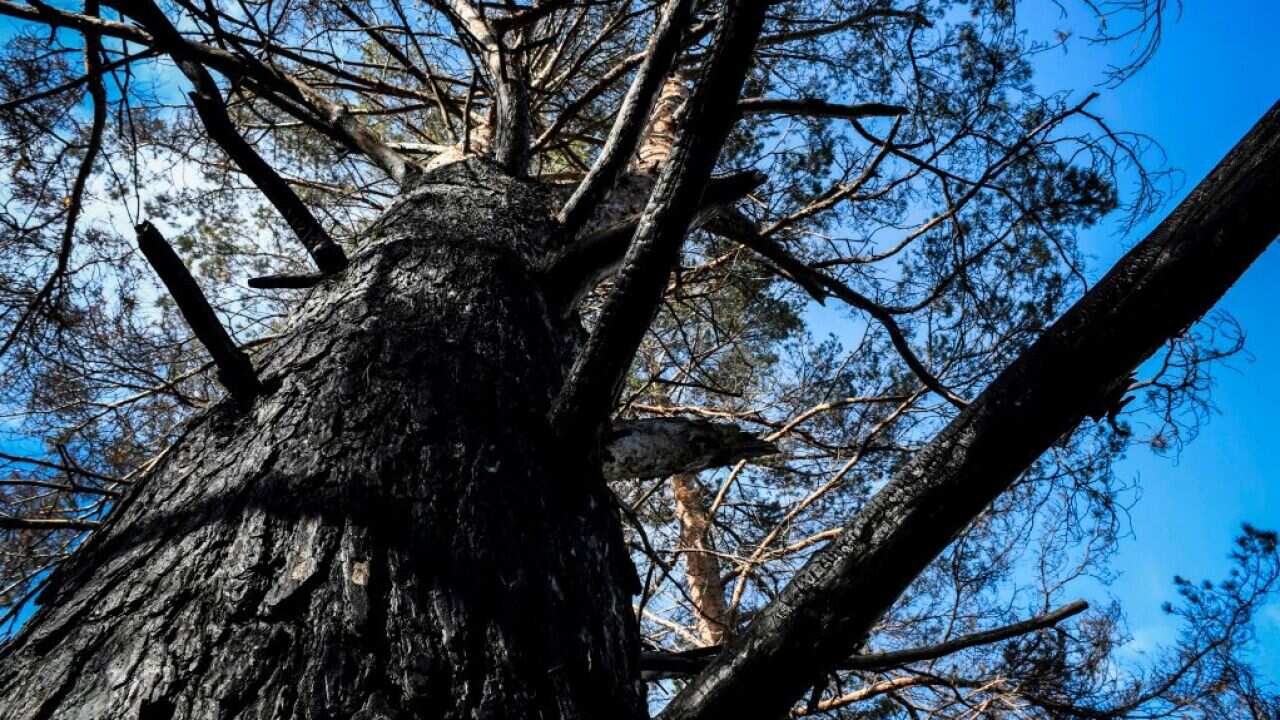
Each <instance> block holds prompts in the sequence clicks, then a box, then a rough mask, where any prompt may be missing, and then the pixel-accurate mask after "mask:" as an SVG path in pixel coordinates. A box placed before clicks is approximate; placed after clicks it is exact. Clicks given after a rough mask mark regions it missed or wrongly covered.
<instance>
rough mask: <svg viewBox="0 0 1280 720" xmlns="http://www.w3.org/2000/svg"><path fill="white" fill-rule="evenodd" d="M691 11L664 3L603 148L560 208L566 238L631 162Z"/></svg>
mask: <svg viewBox="0 0 1280 720" xmlns="http://www.w3.org/2000/svg"><path fill="white" fill-rule="evenodd" d="M692 7H693V0H667V3H666V6H665V7H664V8H663V11H662V18H661V19H660V20H659V21H658V27H657V28H655V29H654V32H653V36H652V37H651V38H650V40H649V47H648V48H647V49H646V50H645V59H644V62H642V63H641V64H640V69H639V70H638V71H636V76H635V79H634V80H632V81H631V87H630V88H628V89H627V94H626V96H625V97H623V99H622V104H621V105H620V106H619V108H618V114H617V118H616V119H615V120H614V122H613V127H612V128H611V129H610V130H609V137H608V139H607V140H605V143H604V147H603V148H601V150H600V154H599V155H598V156H597V157H596V161H595V163H593V164H592V166H591V169H590V170H589V171H588V172H587V176H586V177H585V178H583V179H582V182H581V183H579V184H578V187H577V189H575V190H574V192H573V194H572V195H570V196H569V199H568V200H567V201H565V204H564V207H563V208H561V209H560V216H559V220H560V222H561V223H562V224H563V225H564V232H565V235H566V236H567V237H574V236H575V235H576V234H577V232H578V230H579V229H580V228H581V227H582V225H583V223H585V222H586V221H587V219H588V218H589V217H591V213H592V212H593V211H595V209H596V207H597V205H598V204H599V203H600V201H601V200H603V199H604V196H605V195H606V194H607V193H608V192H609V190H610V189H612V188H613V184H614V182H615V181H616V180H617V179H618V175H619V174H620V173H621V172H622V171H623V169H624V168H626V166H627V163H628V162H629V161H630V160H631V156H632V154H633V153H634V152H635V150H636V146H637V144H638V143H639V141H640V136H641V134H642V133H643V132H644V128H645V123H646V122H647V120H648V118H649V111H650V110H651V109H652V108H653V102H654V99H655V98H656V97H657V96H658V91H659V90H660V89H661V88H662V82H663V79H664V78H666V76H667V72H668V71H669V70H670V68H671V63H672V61H673V60H674V59H675V57H676V54H677V53H678V52H680V46H681V43H680V36H681V34H682V32H683V31H684V26H685V25H686V24H687V23H688V20H689V14H690V12H691V9H692Z"/></svg>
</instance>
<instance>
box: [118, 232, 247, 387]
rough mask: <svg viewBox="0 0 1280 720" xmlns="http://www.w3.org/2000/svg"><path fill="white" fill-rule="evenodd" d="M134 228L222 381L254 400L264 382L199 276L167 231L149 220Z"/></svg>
mask: <svg viewBox="0 0 1280 720" xmlns="http://www.w3.org/2000/svg"><path fill="white" fill-rule="evenodd" d="M134 230H135V231H136V232H137V234H138V249H139V250H141V251H142V254H143V256H145V257H146V258H147V262H148V263H150V264H151V267H152V269H154V270H155V272H156V275H158V276H159V277H160V281H161V282H163V283H164V286H165V288H166V289H168V291H169V295H170V297H172V298H173V302H174V304H175V305H177V306H178V310H179V311H180V312H181V313H182V317H183V318H184V319H185V320H186V321H187V325H188V326H190V328H191V331H192V332H193V333H194V334H195V336H196V339H198V340H199V341H200V343H201V344H202V345H204V346H205V348H206V349H207V350H208V351H209V355H210V356H211V357H212V358H213V362H214V365H215V366H217V368H218V373H217V374H218V381H219V382H221V383H222V385H223V386H224V387H226V388H227V391H228V392H229V393H231V396H232V397H233V398H235V400H236V401H237V402H239V403H240V404H242V405H247V404H249V403H250V402H252V401H253V398H254V397H256V396H257V395H258V394H259V393H260V392H262V383H260V382H259V381H258V376H257V373H256V372H255V371H254V369H253V364H252V363H251V362H250V361H249V356H248V355H245V354H244V352H243V351H242V350H240V348H238V347H236V344H235V342H234V341H233V340H232V339H231V336H230V335H228V334H227V330H226V328H224V327H223V326H222V322H221V321H219V320H218V316H217V315H216V314H215V313H214V312H213V308H212V307H211V306H210V305H209V301H208V299H207V298H205V296H204V293H203V292H202V291H201V290H200V286H199V285H197V284H196V281H195V278H193V277H192V276H191V272H190V271H189V270H187V266H186V265H184V264H183V262H182V259H181V258H179V257H178V254H177V253H176V252H174V250H173V247H172V246H171V245H170V244H169V241H168V240H165V238H164V235H162V234H160V231H159V230H157V229H156V227H155V226H154V225H152V224H151V223H150V222H147V221H145V220H144V221H143V222H142V223H140V224H138V225H137V226H136V227H135V228H134Z"/></svg>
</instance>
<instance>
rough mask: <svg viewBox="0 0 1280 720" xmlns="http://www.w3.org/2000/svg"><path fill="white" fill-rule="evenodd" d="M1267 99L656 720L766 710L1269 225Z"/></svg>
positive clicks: (1278, 123)
mask: <svg viewBox="0 0 1280 720" xmlns="http://www.w3.org/2000/svg"><path fill="white" fill-rule="evenodd" d="M1278 196H1280V103H1277V104H1276V105H1274V106H1272V108H1271V109H1270V110H1269V111H1268V112H1267V113H1266V115H1264V116H1263V118H1262V119H1261V120H1260V121H1259V122H1258V123H1257V124H1256V125H1255V126H1254V127H1253V129H1252V130H1250V131H1249V133H1248V134H1247V135H1246V136H1245V137H1244V139H1243V140H1241V141H1240V142H1239V143H1238V144H1237V145H1236V146H1235V147H1234V148H1233V149H1232V150H1231V152H1230V153H1228V155H1227V156H1226V157H1225V158H1224V159H1223V160H1222V162H1220V163H1219V164H1218V166H1217V167H1215V168H1214V170H1213V171H1212V172H1211V173H1210V174H1209V176H1208V177H1207V178H1205V179H1204V180H1203V181H1201V182H1200V184H1199V185H1197V186H1196V188H1195V189H1194V190H1193V191H1192V192H1191V194H1190V195H1189V196H1188V197H1187V198H1186V199H1185V200H1183V202H1182V203H1181V204H1180V205H1179V206H1178V207H1177V209H1175V210H1174V211H1173V213H1171V214H1170V215H1169V217H1167V218H1166V219H1165V220H1164V222H1162V223H1161V224H1160V225H1159V227H1157V228H1156V229H1155V231H1153V232H1152V233H1151V234H1150V235H1148V236H1147V238H1146V239H1145V240H1143V241H1142V242H1141V243H1139V244H1138V245H1137V246H1136V247H1134V248H1133V249H1132V250H1130V251H1129V252H1128V253H1127V254H1125V256H1124V257H1123V258H1122V259H1121V260H1120V261H1119V262H1118V263H1116V265H1115V266H1114V267H1113V268H1112V269H1111V271H1110V272H1108V273H1107V275H1106V276H1105V277H1104V278H1103V279H1102V280H1101V282H1099V283H1098V284H1097V285H1096V286H1094V288H1093V289H1092V290H1090V291H1089V292H1088V293H1086V294H1085V296H1084V297H1083V298H1081V299H1080V300H1079V301H1078V302H1077V303H1076V304H1075V305H1073V306H1072V307H1071V309H1069V310H1068V311H1067V312H1066V313H1065V314H1064V315H1063V316H1062V317H1061V318H1059V320H1058V321H1057V322H1055V323H1054V324H1053V325H1052V326H1051V327H1050V328H1049V329H1048V330H1047V331H1045V333H1044V335H1043V336H1041V337H1040V339H1038V340H1037V341H1036V342H1035V343H1033V344H1032V345H1031V347H1029V348H1028V349H1027V350H1026V351H1025V352H1023V353H1022V354H1021V355H1020V356H1019V357H1018V358H1017V359H1016V360H1015V361H1014V362H1013V363H1012V364H1011V365H1010V366H1009V367H1008V368H1006V369H1005V370H1004V371H1003V372H1002V373H1000V375H999V376H998V377H997V378H996V380H995V381H993V382H992V383H991V385H990V386H988V387H987V389H986V390H985V391H983V393H982V394H981V395H980V396H979V397H978V398H977V399H976V400H974V401H973V402H972V403H971V404H970V405H969V406H968V407H967V408H965V409H964V410H963V411H961V412H960V414H959V416H958V417H956V419H955V420H953V421H952V422H951V424H949V425H948V426H947V427H946V428H945V429H944V430H943V431H942V432H941V433H940V434H939V435H938V436H937V437H936V438H935V439H934V440H932V441H931V442H930V443H929V444H928V445H926V446H925V447H924V448H922V449H921V450H920V451H919V452H918V453H917V454H916V456H915V457H913V458H912V460H911V461H910V462H909V463H908V464H907V465H906V466H905V467H904V468H903V469H902V470H901V471H899V472H898V473H897V475H895V476H894V478H893V480H892V481H891V482H890V483H889V485H887V486H886V487H885V488H884V489H883V490H881V491H880V492H879V493H877V494H876V496H875V497H874V498H872V500H871V502H870V503H869V504H868V505H867V506H866V507H865V508H864V509H863V510H862V511H861V512H859V513H858V514H857V515H856V516H854V517H853V518H851V519H850V521H849V522H848V523H847V524H846V525H845V528H844V529H843V531H842V532H841V533H840V535H839V536H838V537H837V538H836V539H835V540H833V541H832V542H831V544H830V545H828V546H827V547H826V548H825V549H824V550H823V551H821V552H819V553H818V554H817V555H815V556H814V557H813V558H812V559H811V560H810V561H809V562H808V563H807V564H806V565H805V567H804V568H803V569H801V571H800V572H799V573H797V575H796V576H795V578H794V579H793V580H792V582H791V583H790V585H788V586H787V588H786V590H784V591H783V593H782V594H781V595H780V596H779V597H778V598H777V599H776V600H774V601H773V602H772V603H771V604H770V605H769V606H768V607H766V608H765V609H764V610H763V611H762V612H761V613H760V614H759V615H758V616H757V618H756V619H755V620H754V621H753V623H752V624H751V626H750V627H749V628H748V630H747V631H746V632H745V633H744V634H743V636H742V637H741V638H740V639H739V640H738V641H737V642H735V643H733V644H732V645H730V646H729V647H728V648H727V649H726V650H725V652H724V653H723V654H721V655H720V656H719V657H718V658H717V659H716V660H715V661H714V662H713V663H712V664H711V665H710V666H709V667H708V668H707V669H706V670H704V671H703V672H702V673H701V674H699V675H698V676H697V677H696V678H695V679H694V680H693V681H692V682H690V683H689V684H688V685H687V686H685V688H684V689H683V690H682V691H681V692H680V694H679V695H677V696H676V698H675V699H673V700H672V702H671V704H670V705H668V706H667V709H666V710H665V711H664V713H663V718H664V720H695V719H697V720H704V719H706V720H710V719H711V718H723V717H739V716H741V717H748V716H750V717H778V716H780V715H782V714H783V713H785V712H787V710H788V708H789V707H790V706H791V704H792V703H793V702H795V701H796V699H797V698H798V697H799V696H800V695H801V693H803V692H804V691H805V689H806V688H807V687H808V686H809V685H811V684H812V679H813V677H814V676H815V674H816V673H818V672H820V671H821V669H822V668H827V667H833V666H835V665H836V664H837V663H838V662H839V661H840V660H841V658H843V657H844V656H846V655H847V654H848V652H849V651H850V649H851V648H853V647H855V646H856V645H857V644H858V643H859V642H860V641H861V639H862V638H863V637H865V636H866V634H867V633H868V632H869V631H870V630H871V628H872V626H873V625H874V624H875V622H876V620H877V619H878V618H879V617H880V616H881V615H882V614H883V613H884V612H886V611H887V610H888V609H889V608H890V607H891V606H892V605H893V603H894V602H895V601H896V600H897V598H898V597H899V595H901V593H902V592H903V591H904V590H905V589H906V587H907V586H908V585H909V584H910V583H911V581H912V580H913V579H914V578H915V577H917V576H918V575H919V573H920V572H922V571H923V570H924V569H925V567H926V566H927V565H928V564H929V563H930V562H932V561H933V560H934V558H936V557H937V556H938V554H939V553H941V552H942V551H943V550H944V549H945V548H946V547H947V546H948V545H949V544H950V543H951V541H952V540H953V539H954V538H955V537H956V535H957V534H958V533H959V532H960V531H961V530H963V529H964V527H965V526H966V525H968V524H969V523H970V522H971V521H972V520H973V519H974V518H976V517H977V516H978V515H980V514H981V513H982V512H983V511H984V510H985V509H986V507H987V506H988V505H989V504H990V503H991V501H992V500H994V499H995V498H996V497H997V496H998V495H999V494H1000V493H1002V492H1004V490H1006V489H1007V488H1008V487H1009V485H1010V484H1012V483H1013V482H1014V481H1015V480H1016V479H1017V478H1018V476H1019V475H1020V474H1021V473H1022V472H1023V471H1024V470H1025V469H1026V468H1027V467H1029V466H1030V465H1031V463H1033V462H1034V461H1035V460H1036V458H1037V457H1039V456H1040V455H1041V454H1042V453H1043V452H1044V451H1045V450H1046V449H1048V448H1049V446H1050V445H1052V444H1053V443H1054V442H1056V441H1057V440H1058V439H1059V438H1061V437H1062V436H1063V435H1064V434H1066V433H1069V432H1071V431H1072V430H1073V429H1074V428H1075V427H1076V426H1077V425H1078V424H1079V423H1080V422H1081V420H1082V419H1083V417H1084V416H1085V415H1086V413H1088V412H1089V411H1090V409H1091V408H1093V407H1095V406H1096V405H1097V404H1098V402H1099V401H1100V400H1101V399H1102V398H1103V396H1104V395H1105V394H1106V393H1107V392H1108V390H1109V389H1110V388H1111V387H1113V386H1114V384H1115V383H1116V382H1117V381H1119V380H1120V379H1122V378H1125V377H1127V376H1128V374H1129V372H1131V371H1132V370H1133V369H1134V368H1135V367H1137V366H1138V364H1139V363H1141V362H1142V361H1143V360H1144V359H1146V358H1147V357H1149V356H1150V355H1151V354H1152V353H1153V352H1155V351H1156V349H1158V348H1159V347H1160V345H1161V344H1162V343H1164V342H1166V341H1167V340H1168V339H1169V338H1172V337H1174V336H1176V335H1177V334H1178V333H1180V332H1183V331H1184V330H1185V329H1186V328H1187V327H1188V326H1190V325H1191V324H1192V323H1194V322H1195V321H1196V320H1197V319H1199V318H1200V316H1202V315H1203V314H1204V313H1205V312H1207V311H1208V310H1209V309H1210V308H1211V307H1212V306H1213V304H1214V303H1215V302H1216V301H1217V300H1218V299H1219V298H1220V297H1221V296H1222V295H1223V294H1224V293H1225V292H1226V291H1227V289H1228V288H1230V287H1231V285H1232V284H1233V283H1234V282H1235V281H1236V279H1237V278H1238V277H1239V276H1240V275H1241V274H1242V273H1243V272H1244V271H1245V270H1246V269H1247V268H1248V267H1249V265H1250V264H1251V263H1252V262H1253V261H1254V259H1255V258H1257V257H1258V255H1260V254H1261V253H1262V251H1263V250H1265V249H1266V248H1267V246H1268V245H1270V244H1271V242H1272V240H1273V239H1274V238H1275V237H1276V235H1277V234H1280V213H1278V212H1276V210H1275V208H1274V204H1275V199H1276V197H1278Z"/></svg>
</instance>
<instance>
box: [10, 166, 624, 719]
mask: <svg viewBox="0 0 1280 720" xmlns="http://www.w3.org/2000/svg"><path fill="white" fill-rule="evenodd" d="M555 209H556V208H555V207H554V206H553V205H552V204H551V203H550V202H548V200H547V198H546V197H545V196H544V194H543V193H542V192H541V191H539V190H538V189H536V188H535V187H534V186H532V185H528V184H524V183H521V182H519V181H516V180H512V179H509V178H507V177H506V176H504V175H502V174H501V173H500V172H499V171H497V170H496V169H495V168H494V167H492V166H489V165H486V164H484V163H483V162H482V161H469V162H467V163H462V164H458V165H453V166H450V167H447V168H443V169H441V170H438V171H436V172H434V173H431V174H430V175H429V176H428V177H427V178H424V179H423V180H421V181H420V182H418V183H417V184H415V185H414V186H413V187H412V188H410V189H409V190H408V191H407V192H406V193H405V194H404V195H403V196H402V197H401V199H400V200H399V201H398V202H396V203H395V204H394V205H393V207H392V208H391V209H389V210H388V211H387V213H386V214H385V216H384V217H383V218H382V219H381V220H380V221H379V222H378V223H377V225H376V226H375V227H374V229H373V230H372V231H371V233H370V234H369V237H367V238H366V239H365V241H364V243H363V245H362V247H361V249H360V251H359V252H358V253H356V254H355V256H354V257H353V258H352V261H351V265H350V267H349V268H348V269H347V270H346V271H345V272H344V273H342V274H340V275H339V276H336V277H334V278H331V279H328V280H326V281H324V282H322V283H321V284H320V285H318V286H317V287H316V288H314V289H313V290H312V291H311V292H310V294H309V295H308V296H307V298H306V300H305V302H304V303H303V304H302V306H301V307H300V308H299V310H298V312H297V313H296V317H295V318H294V319H293V320H292V322H291V325H290V327H289V329H288V330H287V332H286V333H285V336H284V338H283V339H281V340H280V341H278V342H277V343H276V344H275V345H274V346H273V349H272V350H271V351H270V352H269V353H268V354H267V355H266V356H265V359H264V360H263V361H262V362H261V363H260V373H261V377H262V380H263V383H264V385H265V386H266V387H267V388H268V390H267V393H266V394H264V395H263V396H262V397H260V398H259V399H258V400H257V401H256V402H255V403H254V405H253V406H252V408H251V409H250V410H248V411H247V412H245V413H240V414H237V413H236V412H235V409H234V407H233V406H232V405H231V404H230V403H223V404H221V405H218V406H216V407H214V408H213V409H211V410H210V411H208V412H206V413H204V414H202V415H201V416H199V417H197V418H196V419H195V420H194V421H193V422H191V423H190V425H189V426H188V427H187V428H186V429H185V430H184V432H183V435H182V437H181V439H180V441H179V442H178V443H177V444H176V445H175V447H174V448H173V449H172V450H171V451H170V452H169V453H168V454H167V455H166V456H165V457H164V458H163V460H161V461H160V462H159V463H158V464H157V466H156V468H155V469H154V471H153V472H152V473H151V474H150V475H149V477H148V478H147V479H146V480H145V481H144V482H143V483H141V484H140V486H139V487H138V488H137V490H136V492H134V493H132V494H131V495H130V496H129V497H128V498H127V499H126V500H124V501H122V503H121V504H120V506H119V507H118V508H117V509H116V511H115V513H114V514H113V517H112V519H111V520H110V522H109V523H108V524H107V525H106V526H105V527H104V528H103V529H102V530H100V531H99V532H98V533H96V534H95V535H94V536H93V537H92V539H91V540H90V541H89V542H88V543H87V545H86V546H85V547H84V548H82V550H81V551H80V552H78V553H77V554H76V556H75V557H74V559H73V560H72V561H71V562H70V563H69V564H68V565H67V566H65V567H64V568H62V569H61V570H60V571H59V572H58V573H57V575H56V577H54V578H53V580H52V583H51V586H50V588H49V589H48V590H47V591H46V592H45V593H44V594H43V596H42V597H41V598H40V603H41V605H42V608H41V609H40V611H39V613H38V614H37V615H36V616H35V617H34V618H33V619H32V620H31V621H30V623H29V624H28V626H27V627H26V628H25V629H24V631H23V632H22V633H21V635H20V636H19V637H18V638H17V639H16V640H15V641H14V642H12V643H11V644H10V645H9V646H8V647H7V648H5V649H4V650H3V654H2V655H0V717H2V718H5V719H6V720H11V719H12V720H16V719H18V718H21V719H23V720H29V719H47V718H58V720H75V719H81V720H89V719H90V718H92V719H93V720H102V719H104V718H139V719H140V720H169V719H178V718H226V719H232V718H261V719H266V718H280V719H283V718H361V719H364V720H372V719H374V718H387V719H388V720H400V719H407V718H621V719H624V720H625V719H626V718H640V717H643V716H645V711H644V709H643V703H642V700H641V697H640V695H639V693H638V689H637V686H636V685H635V679H636V678H637V677H638V671H637V669H636V665H635V663H636V660H637V656H638V649H639V646H638V632H637V629H636V627H635V621H634V616H633V612H632V609H631V606H630V603H631V598H630V593H631V591H632V589H633V587H634V570H633V569H632V568H631V567H630V564H629V561H628V560H627V558H626V555H625V550H624V548H623V546H622V542H621V536H620V532H619V529H618V525H617V519H616V515H615V513H614V512H613V508H612V507H611V506H610V505H609V504H608V503H607V502H605V501H603V500H602V499H601V498H600V497H598V496H596V495H593V494H591V491H589V490H587V489H589V488H599V487H602V486H603V482H602V481H601V480H600V478H599V477H598V472H599V470H598V469H597V470H595V471H594V472H595V473H597V476H596V477H594V478H588V480H589V481H587V482H582V481H571V480H569V479H567V478H571V477H572V476H574V475H581V474H583V473H591V472H592V471H591V470H590V469H584V468H583V467H581V466H580V465H579V460H578V459H577V458H575V457H566V456H572V455H573V453H566V452H563V451H562V450H560V449H558V448H555V447H553V446H552V445H551V443H550V442H549V437H550V428H549V426H548V421H547V414H548V410H549V408H550V404H551V401H552V399H553V398H554V397H555V395H556V393H557V392H558V391H559V388H560V384H561V381H562V372H563V369H564V367H565V365H566V362H567V357H566V356H567V353H568V352H569V350H570V348H569V347H568V340H567V339H566V338H569V337H572V333H571V332H569V331H568V329H567V328H564V327H561V325H560V323H561V321H560V320H559V319H557V318H556V317H555V316H553V315H551V314H548V312H547V311H546V307H545V304H544V303H543V300H542V294H541V289H540V288H539V287H538V286H537V284H536V275H535V274H534V272H533V271H532V268H533V267H534V266H535V265H536V262H537V260H538V259H539V258H541V257H542V255H543V254H544V253H545V252H546V250H547V248H545V247H543V242H544V241H545V239H546V238H549V237H551V236H552V224H551V220H550V218H551V217H552V213H553V212H554V211H555Z"/></svg>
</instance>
